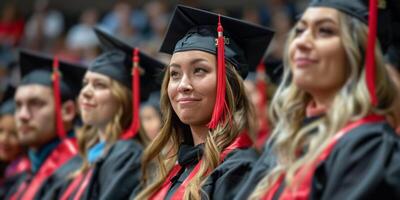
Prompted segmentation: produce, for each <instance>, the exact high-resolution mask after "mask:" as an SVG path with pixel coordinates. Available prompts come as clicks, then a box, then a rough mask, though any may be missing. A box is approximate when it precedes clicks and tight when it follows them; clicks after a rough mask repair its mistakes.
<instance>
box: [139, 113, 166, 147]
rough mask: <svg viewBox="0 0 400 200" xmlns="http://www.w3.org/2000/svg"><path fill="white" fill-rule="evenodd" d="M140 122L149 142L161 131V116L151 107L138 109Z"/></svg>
mask: <svg viewBox="0 0 400 200" xmlns="http://www.w3.org/2000/svg"><path fill="white" fill-rule="evenodd" d="M140 122H141V123H142V125H143V129H144V131H145V133H146V134H147V137H149V138H150V140H153V139H154V138H155V137H156V136H157V134H158V132H160V129H161V116H160V114H159V113H158V111H157V110H156V109H155V108H154V107H153V106H149V105H148V106H144V107H142V108H141V109H140Z"/></svg>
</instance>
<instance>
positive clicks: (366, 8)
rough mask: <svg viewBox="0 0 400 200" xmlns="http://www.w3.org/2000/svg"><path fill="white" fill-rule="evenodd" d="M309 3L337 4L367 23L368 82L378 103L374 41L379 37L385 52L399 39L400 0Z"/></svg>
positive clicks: (316, 0)
mask: <svg viewBox="0 0 400 200" xmlns="http://www.w3.org/2000/svg"><path fill="white" fill-rule="evenodd" d="M310 6H311V7H330V8H334V9H337V10H339V11H342V12H344V13H346V14H348V15H350V16H352V17H355V18H357V19H359V20H361V21H362V22H364V23H365V24H367V26H368V44H367V51H366V56H365V59H366V61H365V63H366V82H367V87H368V91H369V94H370V97H371V102H372V104H373V105H374V106H376V105H378V99H377V97H376V91H375V41H376V37H378V39H379V41H380V44H381V49H382V52H383V53H385V52H386V50H387V48H388V46H389V44H391V43H395V44H398V43H399V41H400V32H399V24H400V3H399V2H398V0H313V1H312V2H311V3H310ZM377 26H379V30H378V29H377Z"/></svg>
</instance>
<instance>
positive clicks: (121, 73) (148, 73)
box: [89, 28, 166, 137]
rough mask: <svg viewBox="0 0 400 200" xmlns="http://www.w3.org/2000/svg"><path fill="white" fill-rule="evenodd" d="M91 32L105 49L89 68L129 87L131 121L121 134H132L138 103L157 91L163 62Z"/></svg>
mask: <svg viewBox="0 0 400 200" xmlns="http://www.w3.org/2000/svg"><path fill="white" fill-rule="evenodd" d="M94 31H95V33H96V35H97V37H98V38H99V40H100V43H101V45H102V47H103V48H104V50H105V52H104V53H103V54H101V55H100V56H99V57H97V58H96V59H95V60H94V61H93V62H92V63H91V65H90V66H89V71H92V72H96V73H100V74H103V75H106V76H108V77H110V78H112V79H114V80H116V81H118V82H120V83H122V84H123V85H124V86H126V87H128V88H131V89H132V97H133V98H132V101H133V102H132V105H133V106H132V107H133V119H132V120H133V121H132V123H131V127H130V128H129V130H128V131H127V132H129V133H126V134H124V135H126V137H134V135H135V134H136V133H137V132H138V130H139V126H140V123H139V109H140V102H143V101H146V100H147V99H148V97H149V95H150V93H151V92H153V91H157V90H159V88H160V85H161V81H160V79H161V75H162V70H163V69H164V68H165V66H166V65H165V64H164V63H162V62H160V61H158V60H156V59H154V58H152V57H150V56H149V55H146V54H145V53H143V52H141V51H139V49H138V48H134V47H131V46H129V45H128V44H126V43H124V42H122V41H120V40H118V39H116V38H115V37H113V36H111V35H109V34H107V33H105V32H103V31H101V30H100V29H98V28H95V29H94ZM124 137H125V136H124Z"/></svg>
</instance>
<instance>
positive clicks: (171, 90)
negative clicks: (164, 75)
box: [167, 82, 178, 109]
mask: <svg viewBox="0 0 400 200" xmlns="http://www.w3.org/2000/svg"><path fill="white" fill-rule="evenodd" d="M167 93H168V98H169V101H170V102H171V105H172V106H173V107H174V109H175V102H174V98H175V97H176V95H177V94H178V90H177V83H172V82H169V83H168V87H167Z"/></svg>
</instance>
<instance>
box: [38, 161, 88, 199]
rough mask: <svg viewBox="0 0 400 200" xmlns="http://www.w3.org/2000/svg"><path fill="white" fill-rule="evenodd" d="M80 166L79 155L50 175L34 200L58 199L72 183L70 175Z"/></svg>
mask: <svg viewBox="0 0 400 200" xmlns="http://www.w3.org/2000/svg"><path fill="white" fill-rule="evenodd" d="M81 165H82V158H81V156H79V155H76V156H74V157H73V158H72V159H71V160H69V161H68V162H67V163H65V164H64V165H62V166H61V167H60V168H59V169H58V170H57V171H56V172H55V173H54V174H53V175H51V176H50V177H49V178H47V180H46V181H45V182H44V183H43V184H42V186H41V188H40V190H39V192H38V193H37V194H36V196H35V199H36V200H53V199H60V198H61V195H62V193H63V192H64V191H65V190H66V189H67V187H68V185H69V184H70V183H71V182H72V180H73V178H72V177H71V175H72V173H74V172H75V171H76V170H78V169H79V168H80V167H81Z"/></svg>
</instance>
